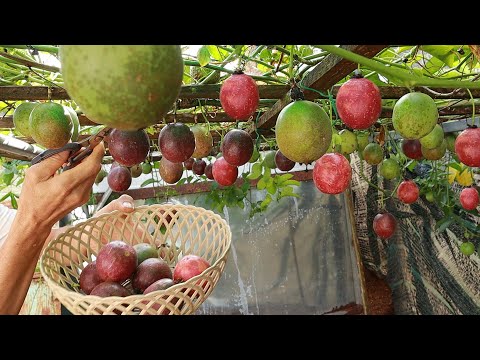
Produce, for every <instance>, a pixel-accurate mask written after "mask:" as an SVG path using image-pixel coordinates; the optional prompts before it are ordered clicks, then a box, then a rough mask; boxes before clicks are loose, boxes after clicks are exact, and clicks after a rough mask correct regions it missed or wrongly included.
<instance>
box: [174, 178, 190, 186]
mask: <svg viewBox="0 0 480 360" xmlns="http://www.w3.org/2000/svg"><path fill="white" fill-rule="evenodd" d="M187 180H188V179H186V178H183V179H180V180H178V181H177V183H176V184H175V185H183V184H185V182H187Z"/></svg>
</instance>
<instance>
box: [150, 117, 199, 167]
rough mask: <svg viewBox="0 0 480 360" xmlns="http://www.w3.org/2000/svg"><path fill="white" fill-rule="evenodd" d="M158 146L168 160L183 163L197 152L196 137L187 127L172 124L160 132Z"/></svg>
mask: <svg viewBox="0 0 480 360" xmlns="http://www.w3.org/2000/svg"><path fill="white" fill-rule="evenodd" d="M158 145H159V147H160V151H161V152H162V155H163V156H164V157H165V158H166V159H167V160H169V161H171V162H174V163H181V162H184V161H185V160H187V159H188V158H190V157H191V156H192V154H193V152H194V151H195V136H194V135H193V132H192V131H191V130H190V128H189V127H188V126H187V125H185V124H182V123H179V122H177V123H170V124H168V125H167V126H164V127H163V129H162V130H161V131H160V134H159V135H158Z"/></svg>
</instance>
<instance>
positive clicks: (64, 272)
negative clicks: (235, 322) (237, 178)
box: [40, 204, 232, 315]
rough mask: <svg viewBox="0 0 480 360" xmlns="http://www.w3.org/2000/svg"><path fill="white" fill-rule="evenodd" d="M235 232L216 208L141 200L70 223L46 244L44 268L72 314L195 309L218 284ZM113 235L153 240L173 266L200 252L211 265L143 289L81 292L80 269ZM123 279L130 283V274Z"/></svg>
mask: <svg viewBox="0 0 480 360" xmlns="http://www.w3.org/2000/svg"><path fill="white" fill-rule="evenodd" d="M169 217H171V220H170V219H169ZM169 220H170V221H169ZM231 237H232V234H231V232H230V227H229V225H228V224H227V223H226V222H225V220H223V219H222V218H221V217H220V216H219V215H216V214H214V213H213V212H212V211H209V210H205V209H203V208H199V207H195V206H191V205H180V204H161V205H150V206H141V207H138V208H136V209H135V210H134V211H133V212H132V213H130V214H128V215H127V214H124V213H121V212H118V211H114V212H112V213H110V214H104V215H102V216H99V217H96V218H91V219H89V220H87V221H85V222H83V223H81V224H78V225H76V226H74V227H72V228H71V229H69V230H68V231H66V232H65V233H64V234H62V235H60V236H59V237H57V238H56V239H55V240H53V241H52V242H51V243H50V244H49V245H48V246H47V247H46V248H45V250H44V252H43V253H42V256H41V260H40V270H41V273H42V275H43V277H44V279H45V281H46V282H47V284H48V285H49V286H50V288H51V289H52V292H53V294H54V295H55V296H56V297H57V298H58V299H59V300H60V301H61V302H62V304H64V306H65V307H66V308H67V309H68V310H69V311H71V312H72V313H73V314H83V315H87V314H88V315H95V314H105V315H106V314H122V315H123V314H125V315H127V314H140V315H143V314H185V315H186V314H192V313H194V312H195V310H197V309H198V307H199V306H200V305H201V304H202V303H203V302H204V301H205V299H206V298H207V297H208V296H209V295H210V294H211V292H212V291H213V289H214V287H215V285H216V284H217V282H218V280H219V278H220V275H221V274H222V271H223V269H224V268H225V263H226V261H227V254H228V251H229V250H230V243H231ZM114 240H122V241H124V242H126V243H128V244H131V245H135V244H138V243H150V244H153V245H155V246H156V247H157V248H158V249H159V253H160V256H161V257H162V258H163V259H164V260H165V261H166V262H167V263H168V264H169V266H170V267H171V268H172V271H173V268H174V267H175V264H176V263H177V261H178V260H179V259H181V258H182V257H183V256H185V255H188V254H194V255H198V256H201V257H202V258H204V259H205V260H207V261H208V262H209V263H210V267H209V268H208V269H206V270H205V271H204V272H203V273H202V274H200V275H197V276H195V277H193V278H191V279H190V280H188V281H186V282H182V283H178V284H175V285H173V286H172V287H170V288H168V289H166V290H159V291H153V292H151V293H149V294H145V295H143V294H139V295H131V296H127V297H116V296H112V297H105V298H102V297H98V296H94V295H85V294H83V293H82V292H81V290H80V287H79V286H78V281H79V277H80V273H81V271H82V270H83V268H84V267H85V266H86V265H87V263H90V262H92V261H93V260H94V258H93V257H95V258H96V256H97V253H98V251H99V250H100V248H101V247H102V246H103V245H104V244H106V243H108V242H111V241H114ZM68 265H69V266H68ZM124 285H125V286H126V287H127V288H129V289H130V290H131V289H132V288H131V284H130V280H127V281H126V283H125V284H124Z"/></svg>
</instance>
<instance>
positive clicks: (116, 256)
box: [80, 240, 210, 313]
mask: <svg viewBox="0 0 480 360" xmlns="http://www.w3.org/2000/svg"><path fill="white" fill-rule="evenodd" d="M162 250H164V249H162ZM162 255H163V256H168V252H167V251H160V252H159V251H158V249H157V248H156V247H155V246H154V245H151V244H149V243H140V244H136V245H134V246H132V245H129V244H127V243H126V242H123V241H121V240H114V241H111V242H109V243H108V244H106V245H105V246H104V247H103V248H101V249H100V251H99V253H98V255H97V258H96V260H94V261H93V262H91V263H89V264H88V265H87V266H85V268H84V269H83V270H82V272H81V273H80V288H81V290H82V291H83V292H84V293H85V294H86V295H96V296H100V297H107V296H120V297H125V296H129V295H133V294H148V293H151V292H153V291H157V290H165V289H167V288H169V287H170V286H172V285H174V284H176V283H180V282H185V281H187V280H189V279H191V278H192V277H194V276H197V275H199V274H201V273H202V272H203V271H204V270H205V269H207V268H208V267H209V266H210V264H209V263H208V261H206V260H204V259H203V258H201V257H199V256H196V255H186V256H184V257H183V258H182V259H181V260H180V261H179V262H178V263H177V264H176V265H175V268H174V270H173V272H172V270H171V269H170V267H169V265H168V263H167V261H165V260H164V259H163V257H162ZM166 313H168V310H166Z"/></svg>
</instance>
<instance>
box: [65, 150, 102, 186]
mask: <svg viewBox="0 0 480 360" xmlns="http://www.w3.org/2000/svg"><path fill="white" fill-rule="evenodd" d="M104 154H105V146H104V145H103V142H101V143H100V144H98V145H97V146H95V148H94V149H93V151H92V153H91V154H90V155H89V156H87V157H86V158H85V159H84V160H83V161H82V162H81V163H80V164H78V165H77V166H75V167H74V168H73V169H70V170H68V171H66V172H64V173H63V174H69V178H70V179H71V180H72V181H73V182H74V184H80V183H83V182H85V181H86V180H87V181H89V180H92V185H93V181H95V177H96V176H97V174H98V172H99V171H100V169H101V167H102V165H101V163H102V158H103V155H104ZM63 174H62V175H63Z"/></svg>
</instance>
